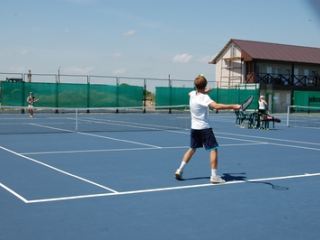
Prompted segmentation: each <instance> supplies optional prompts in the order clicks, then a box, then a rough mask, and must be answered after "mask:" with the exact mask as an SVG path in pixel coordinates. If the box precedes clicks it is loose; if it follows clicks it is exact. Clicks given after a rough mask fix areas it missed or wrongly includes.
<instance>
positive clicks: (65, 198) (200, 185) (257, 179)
mask: <svg viewBox="0 0 320 240" xmlns="http://www.w3.org/2000/svg"><path fill="white" fill-rule="evenodd" d="M316 176H320V173H305V174H301V175H291V176H281V177H269V178H256V179H249V180H241V181H230V182H226V183H223V184H211V183H206V184H196V185H185V186H177V187H165V188H153V189H141V190H133V191H124V192H116V193H100V194H89V195H78V196H69V197H58V198H45V199H34V200H28V201H27V203H28V204H31V203H45V202H56V201H67V200H76V199H87V198H98V197H107V196H121V195H132V194H143V193H150V192H164V191H172V190H182V189H192V188H203V187H215V186H224V185H231V184H241V183H254V182H265V181H277V180H285V179H295V178H305V177H316Z"/></svg>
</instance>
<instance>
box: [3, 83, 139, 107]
mask: <svg viewBox="0 0 320 240" xmlns="http://www.w3.org/2000/svg"><path fill="white" fill-rule="evenodd" d="M0 89H1V95H0V97H1V98H0V101H1V104H2V105H4V106H26V105H27V102H26V99H27V97H28V95H29V92H32V93H33V94H34V96H35V97H36V98H39V101H38V102H37V103H36V106H39V107H79V108H86V107H137V106H142V102H143V99H144V88H143V87H140V86H132V85H127V84H120V85H115V86H113V85H102V84H73V83H43V82H41V83H40V82H35V83H29V82H7V81H2V82H0Z"/></svg>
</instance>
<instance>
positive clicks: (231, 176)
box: [180, 173, 247, 182]
mask: <svg viewBox="0 0 320 240" xmlns="http://www.w3.org/2000/svg"><path fill="white" fill-rule="evenodd" d="M245 175H246V173H224V174H223V175H222V176H221V177H222V178H223V179H224V180H225V181H226V182H231V181H246V179H247V177H246V176H245ZM209 179H210V177H192V178H183V179H181V180H180V181H192V180H209Z"/></svg>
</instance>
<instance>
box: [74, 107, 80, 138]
mask: <svg viewBox="0 0 320 240" xmlns="http://www.w3.org/2000/svg"><path fill="white" fill-rule="evenodd" d="M75 114H76V116H75V119H76V125H75V129H74V130H75V132H78V127H79V126H78V108H76V109H75Z"/></svg>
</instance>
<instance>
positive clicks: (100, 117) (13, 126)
mask: <svg viewBox="0 0 320 240" xmlns="http://www.w3.org/2000/svg"><path fill="white" fill-rule="evenodd" d="M189 128H190V113H189V109H188V106H186V105H178V106H161V107H148V108H147V109H146V108H144V107H127V108H125V107H121V108H51V107H35V108H34V115H33V117H31V116H29V114H28V109H27V108H25V107H11V106H10V107H6V106H1V107H0V134H23V133H25V134H32V133H34V134H37V133H39V134H41V133H72V132H127V131H161V130H171V131H173V130H185V129H189Z"/></svg>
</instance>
